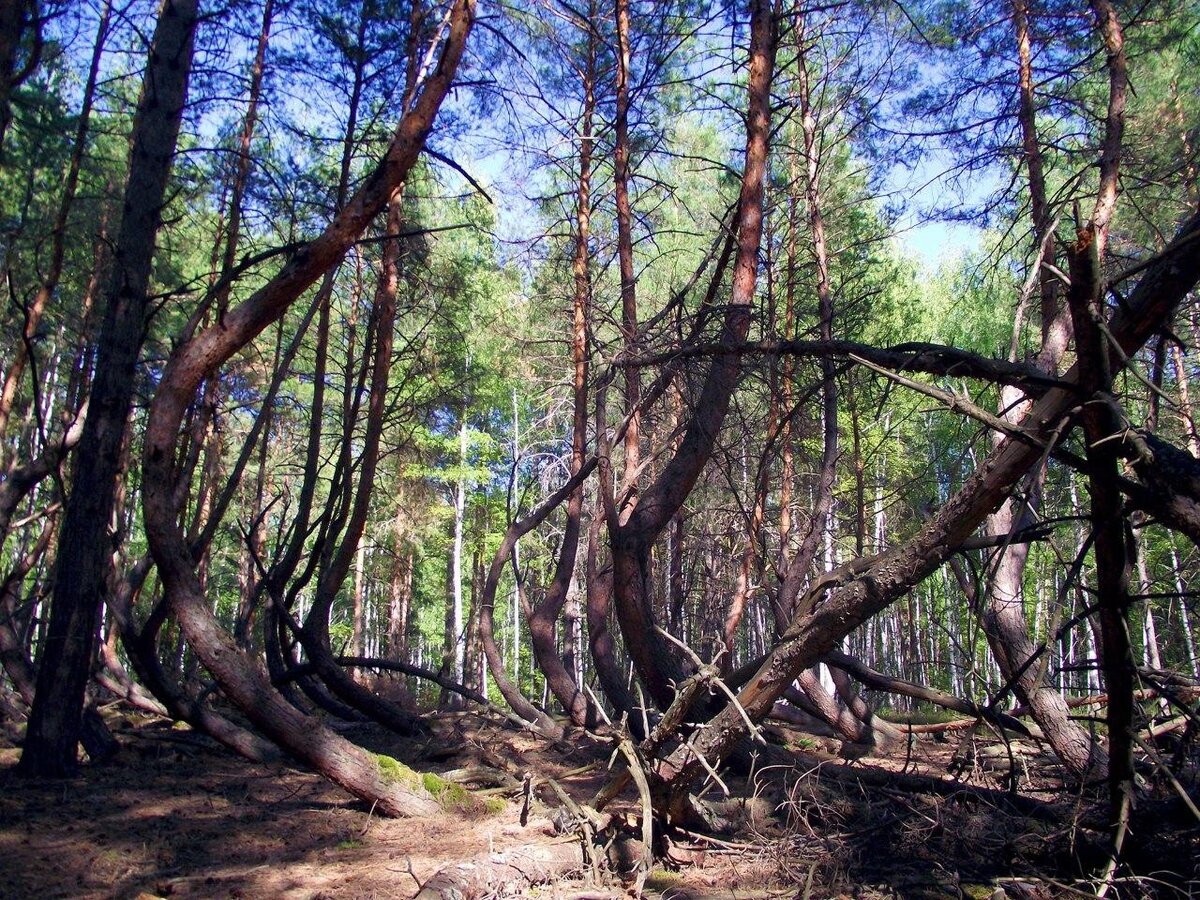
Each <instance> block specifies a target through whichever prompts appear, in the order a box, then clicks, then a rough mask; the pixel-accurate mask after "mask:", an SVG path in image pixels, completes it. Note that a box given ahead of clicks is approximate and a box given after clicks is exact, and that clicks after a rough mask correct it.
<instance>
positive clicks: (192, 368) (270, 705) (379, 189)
mask: <svg viewBox="0 0 1200 900" xmlns="http://www.w3.org/2000/svg"><path fill="white" fill-rule="evenodd" d="M474 13H475V3H474V0H457V2H456V3H455V4H454V6H453V7H452V8H451V16H450V25H449V29H448V33H447V37H446V41H445V45H444V47H443V50H442V54H441V58H440V60H439V61H438V65H437V67H436V69H435V70H434V71H433V72H432V73H431V74H430V76H429V78H428V80H427V81H426V83H425V86H424V90H423V92H422V93H421V95H420V97H419V98H418V99H417V100H416V102H415V103H414V104H413V106H412V108H411V110H410V111H408V112H407V113H406V114H405V115H404V116H403V117H402V118H401V120H400V123H399V125H398V126H397V129H396V133H395V135H394V136H393V138H392V141H391V143H390V145H389V146H388V149H387V152H386V155H385V157H384V159H383V160H382V161H381V162H380V164H379V165H378V166H377V167H376V168H375V170H374V171H373V172H371V174H369V175H368V176H367V178H366V179H365V180H364V182H363V183H362V186H361V187H360V188H359V189H358V190H357V192H356V193H355V194H354V196H353V197H352V198H351V199H350V200H349V202H348V203H347V204H346V205H345V206H344V207H343V208H342V209H341V210H340V212H339V213H338V214H337V215H336V216H335V217H334V219H333V221H332V222H331V223H330V224H329V226H328V227H327V228H326V229H325V230H324V231H323V232H322V233H321V235H320V236H319V237H317V238H316V239H315V240H313V241H311V242H309V243H308V244H306V245H305V246H304V247H303V248H302V249H300V250H299V251H298V252H297V253H296V254H295V255H294V256H293V257H292V258H291V259H290V260H289V261H288V263H287V264H285V265H284V267H283V269H282V270H281V271H280V272H279V273H278V274H277V275H276V276H275V277H274V278H272V279H271V280H270V281H269V282H268V283H267V284H266V285H264V286H263V287H262V288H260V289H259V290H258V291H256V292H255V293H254V294H253V295H251V296H250V297H249V298H248V299H247V300H245V301H244V302H243V303H241V304H240V305H238V306H237V307H235V308H234V309H232V310H230V312H229V314H228V315H227V316H226V318H225V321H224V322H223V323H221V325H220V326H217V327H210V328H208V329H206V330H204V331H202V332H200V333H199V334H197V335H196V336H195V337H193V338H192V339H191V340H189V341H187V342H186V343H184V344H183V345H181V346H180V347H179V348H177V349H176V351H175V352H174V353H173V354H172V356H171V360H170V362H169V363H168V364H167V368H166V371H165V372H164V374H163V379H162V381H161V383H160V385H159V389H158V391H157V392H156V394H155V397H154V400H153V402H152V403H151V407H150V417H149V423H148V425H147V429H146V436H145V454H144V458H143V478H144V494H143V511H144V516H145V521H146V531H147V534H148V535H149V537H150V547H151V552H152V553H153V554H154V558H155V561H156V562H157V564H158V567H159V572H160V574H161V577H162V581H163V589H164V592H165V595H166V597H167V599H168V602H169V603H170V605H171V610H172V612H173V613H174V614H175V616H176V618H177V619H178V622H179V626H180V628H181V629H182V631H183V633H184V634H185V635H186V637H187V639H188V642H189V643H190V645H191V646H192V648H193V650H194V651H195V653H196V655H197V657H199V659H200V660H201V662H202V663H203V664H204V666H205V667H206V668H207V669H208V670H209V672H211V673H212V675H213V677H214V678H215V679H216V680H217V683H218V684H219V685H220V687H221V689H222V691H223V692H224V693H225V695H226V696H227V697H229V698H230V700H231V701H232V702H233V703H234V704H235V705H237V706H238V707H239V708H240V709H241V710H242V711H243V713H245V715H246V716H247V717H248V718H250V720H251V721H252V722H254V723H255V725H257V726H258V727H259V728H261V729H262V730H263V732H264V733H266V734H267V735H268V736H269V737H271V738H272V739H273V740H275V741H276V742H277V743H279V744H280V745H281V746H282V747H284V749H286V750H287V751H288V752H289V753H291V754H292V755H293V756H295V757H297V758H298V759H300V760H302V761H303V762H305V763H307V764H309V765H311V766H313V767H314V768H315V769H316V770H317V771H319V772H321V773H322V774H323V775H325V776H327V777H328V778H330V779H331V780H333V781H334V782H336V783H337V784H339V785H341V786H343V787H344V788H346V789H347V790H349V791H350V792H351V793H353V794H355V795H356V796H359V797H362V798H364V799H367V800H370V801H372V802H375V803H377V804H378V805H379V808H380V809H381V810H382V811H383V812H384V813H387V814H390V815H416V814H425V813H429V812H431V811H432V810H434V809H436V808H437V806H436V804H435V803H434V802H433V801H432V800H431V799H430V798H429V797H428V796H427V795H424V794H423V792H421V791H419V790H414V789H412V788H411V787H409V786H407V785H404V784H402V783H400V782H397V781H396V780H395V779H394V778H391V777H389V776H388V773H386V772H384V771H381V769H380V766H379V764H378V762H377V760H376V759H375V758H373V757H372V756H371V755H370V754H368V753H366V752H365V751H363V750H361V749H359V748H358V747H356V746H354V745H353V744H351V743H350V742H349V741H346V740H345V739H344V738H341V737H339V736H338V735H336V734H334V733H333V732H332V731H330V730H329V729H328V728H326V727H325V726H324V725H322V724H321V723H320V722H319V721H318V720H316V719H314V718H312V717H310V716H307V715H305V714H303V713H301V712H300V711H299V710H297V709H296V708H295V707H294V706H292V705H291V704H290V703H289V702H288V701H287V700H286V699H285V698H284V697H283V696H282V695H280V694H279V693H278V692H277V691H276V690H275V689H274V688H272V687H271V685H270V684H269V683H268V681H267V680H266V678H265V677H264V675H263V673H262V672H261V670H260V669H259V668H258V666H257V665H255V664H254V662H253V661H252V660H251V659H250V658H249V657H247V656H246V655H245V654H244V653H243V652H242V651H241V650H240V649H239V648H238V646H237V644H236V643H235V642H234V640H233V639H232V637H231V636H230V635H229V634H228V633H226V632H225V630H224V629H223V628H221V626H220V624H219V623H218V622H217V620H216V618H215V617H214V616H213V614H212V612H211V611H210V607H209V603H208V600H207V598H206V597H205V596H204V593H203V590H202V588H201V585H200V583H199V580H198V578H197V576H196V570H195V565H194V560H193V558H192V556H191V553H190V552H189V550H188V547H187V546H186V544H185V541H184V537H183V534H182V532H181V529H180V524H179V514H180V510H179V507H178V504H177V502H176V501H175V499H174V497H173V496H172V491H171V472H172V468H173V461H174V458H175V454H176V450H177V446H178V442H179V428H180V424H181V421H182V419H183V414H184V411H185V410H186V408H187V406H188V404H189V403H190V402H191V400H192V398H193V397H194V395H195V392H196V389H197V387H198V386H199V384H200V383H201V381H202V380H203V379H204V378H205V377H206V376H207V375H208V374H209V373H211V372H212V371H214V370H215V369H216V368H217V367H218V366H220V365H221V364H222V363H224V362H225V361H226V360H228V359H229V358H230V357H231V356H232V355H233V354H234V353H236V352H237V351H238V350H239V349H241V348H242V347H244V346H245V345H246V344H247V343H249V342H250V341H251V340H253V339H254V338H255V337H256V336H257V335H258V334H259V333H261V332H262V330H263V329H264V328H266V327H267V326H268V325H270V324H271V323H272V322H274V321H276V320H277V319H278V318H279V317H280V316H282V315H283V313H284V312H285V311H286V310H287V309H288V307H289V306H291V304H292V303H293V302H294V301H295V300H296V298H297V297H298V296H299V295H300V294H301V293H302V292H303V291H304V290H306V289H307V288H308V287H309V286H311V285H312V284H313V283H314V282H315V281H316V280H317V279H319V278H320V277H321V276H322V275H323V274H324V273H325V272H326V271H328V270H329V269H330V268H331V267H333V266H334V265H336V264H337V262H338V260H340V259H341V258H342V256H343V254H344V253H345V252H346V250H347V249H348V248H349V247H350V245H351V244H352V243H353V242H354V241H356V240H357V239H358V238H359V236H360V235H361V234H362V232H363V231H364V229H365V228H366V227H367V226H368V225H369V224H370V222H371V221H372V220H373V219H374V218H375V217H376V216H377V215H378V214H379V213H380V212H381V211H382V210H383V209H384V208H386V206H387V203H388V201H389V199H390V198H391V196H392V193H393V192H394V191H395V189H396V188H397V187H398V186H399V185H400V184H401V183H402V182H403V181H404V180H405V178H407V176H408V173H409V172H410V171H411V169H412V167H413V165H414V163H415V162H416V160H417V157H418V155H419V154H420V152H421V149H422V147H423V146H424V141H425V137H426V135H427V134H428V133H429V129H430V128H431V127H432V126H433V122H434V119H435V117H436V115H437V112H438V109H439V108H440V106H441V104H442V101H443V100H444V99H445V97H446V94H447V93H448V92H449V90H450V86H451V84H452V82H453V78H454V73H455V71H456V70H457V68H458V64H459V61H460V60H461V58H462V54H463V49H464V47H465V44H466V40H467V36H468V34H469V33H470V30H471V24H472V22H473V20H474Z"/></svg>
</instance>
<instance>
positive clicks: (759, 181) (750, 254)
mask: <svg viewBox="0 0 1200 900" xmlns="http://www.w3.org/2000/svg"><path fill="white" fill-rule="evenodd" d="M750 31H751V38H750V76H749V94H750V100H749V106H748V115H747V137H746V159H745V166H744V170H743V174H742V188H741V195H740V199H739V214H738V219H739V226H738V239H737V240H738V245H737V258H736V262H735V265H734V273H733V289H732V295H731V297H730V301H729V305H728V306H727V308H726V313H725V319H724V323H723V326H722V330H721V337H720V344H721V345H722V346H725V347H732V346H733V345H735V344H738V343H740V342H741V341H743V340H744V339H745V337H746V334H747V333H748V331H749V328H750V312H751V307H752V304H753V301H754V290H755V284H756V281H757V270H758V252H759V248H760V244H761V240H762V224H763V183H764V180H765V174H766V166H767V150H768V144H769V137H770V112H771V103H770V93H771V90H770V88H771V78H772V74H773V72H774V62H775V39H774V21H773V16H772V13H771V4H770V3H769V2H767V0H754V2H752V3H751V28H750ZM739 373H740V365H739V357H738V355H737V354H734V353H728V354H721V355H719V356H717V357H716V358H715V359H714V360H713V362H712V364H711V365H710V367H709V370H708V374H707V376H706V378H705V382H704V386H703V387H702V388H701V391H700V395H699V397H698V399H697V405H696V412H695V413H694V415H693V416H692V419H691V421H690V422H689V423H688V426H687V428H686V430H685V432H684V435H683V439H682V440H681V441H680V444H679V447H678V449H677V450H676V451H675V452H674V454H672V456H671V458H670V460H669V461H668V462H667V463H666V465H665V466H664V468H663V470H662V472H661V473H660V474H659V476H658V477H657V478H656V479H655V481H654V483H653V484H652V485H651V486H650V487H649V488H647V489H646V490H645V491H644V492H643V493H642V494H641V498H640V501H639V503H638V506H637V507H636V508H635V509H634V511H633V513H632V514H631V515H630V517H629V519H628V521H627V522H626V523H625V524H623V525H618V526H617V527H615V528H614V526H613V523H612V522H611V520H610V524H609V532H610V534H609V540H610V544H611V547H612V556H613V597H614V600H615V605H616V611H617V618H618V621H619V622H620V623H621V632H622V635H623V636H624V638H625V646H626V649H627V650H628V651H629V655H630V657H631V659H632V660H633V662H634V666H635V668H636V669H637V672H638V675H639V677H640V678H641V679H642V681H643V682H644V683H645V684H646V687H647V690H648V691H649V694H650V696H651V698H652V699H653V701H654V702H655V703H657V704H658V705H659V706H660V707H662V708H663V709H665V708H667V707H668V706H669V705H670V704H671V702H672V700H673V699H674V696H675V692H674V690H673V688H672V687H671V685H672V683H674V682H677V681H678V677H677V676H678V675H679V674H680V672H679V667H678V665H677V664H676V658H675V654H674V653H672V652H670V651H668V650H667V649H666V648H665V647H664V646H663V642H662V640H661V639H660V638H659V635H658V633H657V632H656V630H655V617H654V612H653V610H652V609H651V605H650V598H651V596H652V591H653V579H652V573H651V548H652V547H653V545H654V542H655V540H656V539H657V538H658V536H659V535H660V534H661V533H662V530H663V529H664V528H665V527H666V525H667V524H668V523H669V522H670V521H671V518H672V517H673V516H674V515H675V514H676V513H677V512H678V511H679V508H680V507H681V506H682V505H683V503H684V501H685V500H686V499H687V497H688V495H689V494H690V493H691V490H692V488H693V487H694V486H695V484H696V481H697V480H698V479H699V477H700V474H701V472H702V471H703V469H704V466H705V464H706V463H707V462H708V460H709V458H710V457H711V456H712V451H713V445H714V444H715V442H716V439H717V433H718V432H719V431H720V428H721V424H722V423H723V422H724V420H725V415H726V413H727V411H728V409H729V403H730V399H731V398H732V396H733V390H734V387H735V386H736V384H737V380H738V376H739Z"/></svg>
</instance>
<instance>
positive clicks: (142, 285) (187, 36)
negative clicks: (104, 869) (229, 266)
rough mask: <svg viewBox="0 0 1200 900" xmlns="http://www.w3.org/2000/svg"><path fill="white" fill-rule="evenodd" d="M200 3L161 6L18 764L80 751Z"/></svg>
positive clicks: (41, 767)
mask: <svg viewBox="0 0 1200 900" xmlns="http://www.w3.org/2000/svg"><path fill="white" fill-rule="evenodd" d="M196 18H197V13H196V0H167V2H166V3H164V5H163V8H162V11H161V13H160V14H159V18H158V24H157V26H156V27H155V32H154V39H153V43H152V45H151V48H150V60H149V62H148V64H147V66H146V74H145V78H144V81H143V84H142V96H141V98H140V100H139V102H138V110H137V114H136V116H135V119H134V125H133V139H132V148H131V152H130V166H129V180H128V182H127V184H126V188H125V212H124V217H123V219H122V222H121V230H120V233H119V235H118V237H117V244H116V249H115V252H114V256H115V262H114V269H113V273H112V278H111V281H110V283H109V288H108V292H107V293H108V297H107V304H108V305H107V309H106V312H105V318H104V324H103V327H102V329H101V333H100V337H99V351H98V357H97V366H96V379H95V382H94V383H93V384H92V390H91V397H90V401H89V412H88V416H87V420H86V422H85V423H84V428H83V436H82V438H81V440H80V445H79V454H78V457H77V464H76V468H75V473H74V477H73V484H74V485H76V487H77V489H76V490H73V491H72V492H71V494H70V496H69V497H68V498H67V501H66V511H65V514H64V516H63V525H62V532H61V535H60V538H59V545H58V554H57V563H56V568H55V586H54V595H53V601H52V604H51V612H50V627H49V630H48V632H47V636H46V642H45V646H44V647H43V648H42V652H41V655H40V658H39V670H38V685H37V695H36V696H35V699H34V704H33V709H32V710H31V712H30V720H29V731H28V735H27V737H26V742H25V750H24V752H23V753H22V754H21V762H20V766H19V771H20V772H22V773H23V774H26V775H41V776H54V777H61V776H63V775H67V774H69V773H70V772H72V771H73V770H74V769H75V766H76V758H75V752H76V750H75V748H76V745H77V744H78V742H79V730H80V725H81V716H82V710H83V694H84V688H85V687H86V685H87V680H88V673H89V671H90V668H91V663H92V657H93V655H94V650H95V637H96V630H97V628H98V626H99V616H100V607H101V604H102V603H103V598H104V593H105V581H106V576H107V573H108V567H109V565H110V564H111V547H110V543H109V539H108V525H109V519H110V517H111V516H112V511H113V503H114V499H115V490H116V478H117V473H118V471H119V470H120V457H121V445H122V443H123V441H124V439H125V429H126V419H127V418H128V416H129V409H130V405H131V403H132V401H133V389H134V376H135V370H136V366H137V359H138V354H139V351H140V349H141V346H142V340H143V337H144V333H145V327H146V316H147V313H148V311H149V283H150V267H151V263H152V261H153V257H154V245H155V239H156V237H157V234H158V228H159V224H160V222H161V219H162V208H163V204H164V197H165V194H166V187H167V179H168V177H169V175H170V172H171V163H172V160H173V159H174V154H175V142H176V138H177V136H178V133H179V124H180V120H181V117H182V114H183V106H184V100H185V97H186V94H187V84H188V75H189V73H190V71H191V62H192V46H193V35H194V32H195V28H196Z"/></svg>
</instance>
